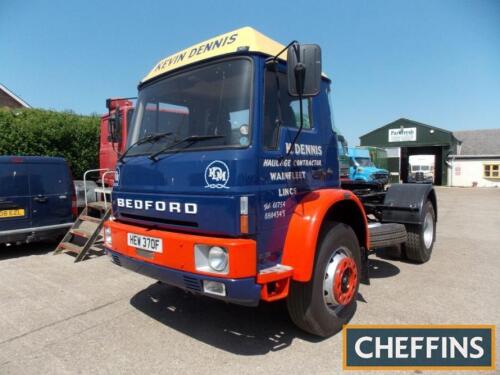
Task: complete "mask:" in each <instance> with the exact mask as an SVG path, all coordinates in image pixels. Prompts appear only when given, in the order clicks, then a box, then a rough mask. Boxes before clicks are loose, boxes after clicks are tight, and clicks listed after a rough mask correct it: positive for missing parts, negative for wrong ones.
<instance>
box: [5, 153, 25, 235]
mask: <svg viewBox="0 0 500 375" xmlns="http://www.w3.org/2000/svg"><path fill="white" fill-rule="evenodd" d="M28 181H29V178H28V173H27V166H26V164H24V163H20V162H19V163H18V162H13V161H12V162H11V161H8V162H5V163H2V162H0V232H2V231H8V230H15V229H23V228H29V227H30V226H31V200H30V191H29V183H28Z"/></svg>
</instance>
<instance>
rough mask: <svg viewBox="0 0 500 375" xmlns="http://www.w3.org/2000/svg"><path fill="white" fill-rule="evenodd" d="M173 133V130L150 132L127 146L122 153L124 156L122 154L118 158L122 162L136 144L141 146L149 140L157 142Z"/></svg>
mask: <svg viewBox="0 0 500 375" xmlns="http://www.w3.org/2000/svg"><path fill="white" fill-rule="evenodd" d="M172 134H173V133H172V132H165V133H153V134H149V135H146V136H145V137H142V138H139V139H138V140H137V141H135V142H134V143H132V144H131V145H130V146H129V148H127V150H125V152H124V153H123V154H122V156H120V158H119V159H118V161H119V162H122V161H123V158H124V157H125V155H127V153H128V152H129V151H130V150H131V149H132V148H133V147H135V146H139V145H142V144H144V143H148V142H151V143H153V142H156V141H158V140H160V139H162V138H163V137H168V136H169V135H172Z"/></svg>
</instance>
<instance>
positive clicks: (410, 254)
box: [404, 201, 436, 263]
mask: <svg viewBox="0 0 500 375" xmlns="http://www.w3.org/2000/svg"><path fill="white" fill-rule="evenodd" d="M423 216H424V221H423V223H422V224H419V225H406V231H407V232H408V240H407V241H406V243H405V244H404V252H405V255H406V257H407V258H408V259H409V260H411V261H413V262H416V263H425V262H427V261H428V260H429V259H430V258H431V254H432V248H433V247H434V242H435V241H436V214H435V213H434V207H433V206H432V203H431V202H430V201H427V202H426V203H425V205H424V212H423Z"/></svg>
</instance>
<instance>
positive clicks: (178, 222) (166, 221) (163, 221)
mask: <svg viewBox="0 0 500 375" xmlns="http://www.w3.org/2000/svg"><path fill="white" fill-rule="evenodd" d="M121 216H123V217H125V218H129V219H133V220H142V221H149V222H154V223H160V224H170V225H177V226H183V227H192V228H196V227H198V223H196V222H193V221H184V220H171V219H160V218H157V217H144V216H140V215H134V214H125V213H122V214H121Z"/></svg>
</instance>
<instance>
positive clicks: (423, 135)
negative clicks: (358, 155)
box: [359, 118, 459, 149]
mask: <svg viewBox="0 0 500 375" xmlns="http://www.w3.org/2000/svg"><path fill="white" fill-rule="evenodd" d="M411 128H415V131H414V134H415V138H416V139H400V140H398V139H394V138H393V139H391V136H390V135H391V133H392V132H393V131H395V130H396V131H397V130H398V129H400V130H403V129H407V130H411ZM359 139H360V143H361V145H362V146H377V147H414V146H424V145H427V146H437V145H448V146H450V147H452V148H453V149H455V148H456V145H457V144H458V143H459V140H457V139H456V137H455V136H454V135H453V133H452V132H451V131H449V130H446V129H442V128H438V127H436V126H432V125H427V124H424V123H422V122H418V121H413V120H409V119H407V118H400V119H397V120H395V121H392V122H390V123H388V124H385V125H383V126H381V127H379V128H376V129H374V130H372V131H370V132H368V133H366V134H364V135H362V136H361V137H359Z"/></svg>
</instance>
